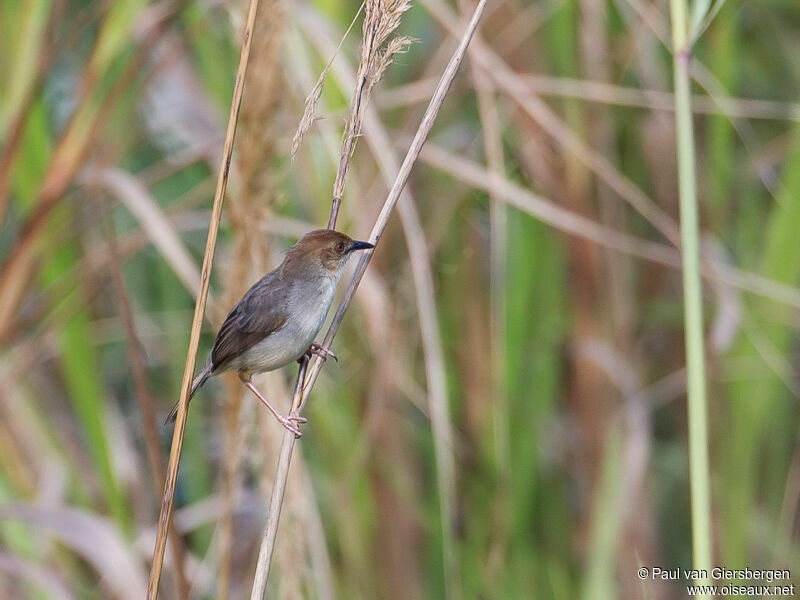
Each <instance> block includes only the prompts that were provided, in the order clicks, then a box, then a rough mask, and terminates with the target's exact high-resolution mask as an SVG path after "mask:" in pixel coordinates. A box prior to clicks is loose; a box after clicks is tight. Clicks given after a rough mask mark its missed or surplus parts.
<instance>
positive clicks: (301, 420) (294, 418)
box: [286, 413, 308, 423]
mask: <svg viewBox="0 0 800 600" xmlns="http://www.w3.org/2000/svg"><path fill="white" fill-rule="evenodd" d="M286 418H287V419H288V420H289V421H297V422H298V423H308V419H306V418H305V417H304V416H302V415H299V414H297V413H292V414H290V415H289V416H287V417H286Z"/></svg>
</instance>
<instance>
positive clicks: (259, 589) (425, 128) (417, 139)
mask: <svg viewBox="0 0 800 600" xmlns="http://www.w3.org/2000/svg"><path fill="white" fill-rule="evenodd" d="M485 8H486V0H480V2H479V3H478V5H477V6H476V7H475V11H474V12H473V14H472V18H471V20H470V22H469V25H468V26H467V28H466V30H465V31H464V34H463V36H462V38H461V41H460V42H459V45H458V47H457V48H456V50H455V52H454V53H453V56H452V57H451V58H450V62H449V63H448V64H447V67H446V68H445V70H444V73H442V77H441V79H440V80H439V85H438V86H437V87H436V91H435V92H434V94H433V96H432V97H431V101H430V103H429V104H428V108H427V110H426V111H425V115H424V116H423V117H422V122H421V123H420V125H419V128H418V129H417V133H416V134H415V135H414V139H413V141H412V142H411V146H410V147H409V149H408V152H407V153H406V157H405V159H404V160H403V164H402V165H401V166H400V170H399V171H398V173H397V177H396V178H395V181H394V184H393V185H392V188H391V189H390V190H389V194H388V196H387V198H386V200H385V201H384V203H383V208H382V209H381V212H380V214H379V215H378V218H377V220H376V221H375V225H374V226H373V228H372V233H371V234H370V237H369V241H370V242H371V243H373V244H376V245H377V243H378V241H379V240H380V237H381V235H382V234H383V231H384V229H385V228H386V224H387V223H388V222H389V217H390V216H391V214H392V211H393V210H394V207H395V205H396V204H397V201H398V200H399V199H400V194H401V192H402V191H403V188H404V187H405V185H406V182H407V181H408V177H409V175H410V174H411V169H412V167H413V166H414V163H415V162H416V160H417V158H418V157H419V153H420V152H421V151H422V146H423V145H424V144H425V140H426V139H427V137H428V134H429V133H430V131H431V128H432V127H433V123H434V121H435V120H436V117H437V115H438V114H439V110H440V109H441V107H442V104H443V103H444V99H445V96H446V95H447V91H448V90H449V89H450V84H451V83H452V82H453V78H454V77H455V75H456V72H457V71H458V67H459V65H460V64H461V61H462V60H463V59H464V55H465V53H466V51H467V46H469V42H470V40H471V39H472V36H473V35H474V33H475V30H476V29H477V27H478V23H479V22H480V19H481V16H483V11H484V9H485ZM372 254H373V251H366V252H365V253H364V254H363V255H362V256H361V258H360V259H359V261H358V263H357V265H356V269H355V272H354V273H353V275H352V277H351V278H350V282H349V283H348V285H347V289H346V291H345V294H344V297H343V298H342V301H341V303H340V304H339V307H338V308H337V310H336V314H335V315H334V317H333V321H332V322H331V325H330V327H329V328H328V332H327V334H326V335H325V340H324V341H323V342H322V345H323V346H324V347H326V348H330V347H331V343H332V342H333V338H334V337H335V336H336V332H337V331H338V330H339V326H340V325H341V323H342V319H343V318H344V314H345V312H347V308H348V307H349V306H350V302H351V301H352V300H353V296H354V295H355V292H356V289H357V288H358V284H359V283H360V281H361V278H362V277H363V275H364V272H365V271H366V270H367V265H369V261H370V259H371V258H372ZM323 363H324V360H322V359H320V358H319V357H314V358H313V359H312V361H311V363H310V365H309V366H308V369H309V370H308V373H307V374H304V377H303V378H302V379H303V380H304V383H303V385H302V386H301V388H300V393H297V391H298V390H297V388H296V389H295V395H294V398H293V399H292V412H297V413H298V414H299V413H300V411H302V409H303V407H304V406H305V403H306V401H307V400H308V397H309V395H310V394H311V390H312V389H313V387H314V383H315V382H316V380H317V377H319V373H320V371H321V369H322V365H323ZM300 368H301V370H304V369H305V368H306V365H305V364H302V363H301V365H300ZM300 379H301V378H300V377H298V381H300ZM294 442H295V438H294V435H293V434H292V433H290V432H289V431H286V432H284V435H283V441H282V443H281V453H280V457H279V458H278V469H277V470H276V472H275V482H274V483H273V488H272V496H271V497H270V507H269V514H268V517H267V525H266V529H265V531H264V537H263V539H262V540H261V548H260V550H259V554H258V564H257V566H256V577H255V580H254V581H253V589H252V593H251V594H250V600H261V599H262V598H263V597H264V591H265V589H266V587H267V579H268V577H269V567H270V562H271V560H272V552H273V550H274V548H275V539H276V537H277V531H278V520H279V517H280V508H281V504H282V502H283V492H284V490H285V488H286V478H287V477H288V475H289V463H290V462H291V456H292V451H293V449H294Z"/></svg>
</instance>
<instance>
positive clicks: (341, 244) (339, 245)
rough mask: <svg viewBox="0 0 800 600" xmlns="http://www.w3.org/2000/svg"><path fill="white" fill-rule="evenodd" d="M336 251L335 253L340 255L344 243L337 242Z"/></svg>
mask: <svg viewBox="0 0 800 600" xmlns="http://www.w3.org/2000/svg"><path fill="white" fill-rule="evenodd" d="M336 251H337V252H338V253H339V254H341V253H342V252H344V242H339V243H338V244H336Z"/></svg>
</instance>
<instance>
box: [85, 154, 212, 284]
mask: <svg viewBox="0 0 800 600" xmlns="http://www.w3.org/2000/svg"><path fill="white" fill-rule="evenodd" d="M82 179H83V180H84V182H85V183H89V184H96V185H102V186H104V187H106V188H108V189H109V190H110V191H111V192H112V193H113V194H114V195H115V196H116V197H117V198H119V200H120V202H122V204H124V205H125V207H126V208H127V209H128V210H129V211H130V212H131V214H132V215H133V217H134V218H135V219H136V220H137V221H138V222H139V224H140V225H141V226H142V231H144V233H145V234H146V235H147V237H148V238H149V239H150V241H151V242H152V243H153V246H155V247H156V248H157V249H158V251H159V252H160V253H161V255H162V256H163V257H164V260H165V261H166V262H167V264H169V265H170V267H172V270H173V271H174V272H175V275H176V276H177V277H178V279H180V281H181V283H182V284H183V286H184V287H185V288H186V289H187V290H188V291H189V293H190V294H194V293H195V291H196V290H197V288H198V287H200V273H199V272H198V271H197V265H196V264H195V262H194V259H193V258H192V255H191V254H190V253H189V251H188V250H187V249H186V246H184V245H183V242H182V241H181V238H180V236H179V235H178V233H177V232H176V231H175V228H174V226H173V225H172V223H171V222H170V220H169V218H168V217H167V215H166V214H164V211H163V210H162V209H161V207H160V206H159V205H158V202H156V200H155V198H153V197H152V196H151V195H150V193H149V192H148V191H147V188H146V187H145V186H144V185H143V184H142V183H141V182H140V181H139V180H138V179H137V178H136V177H134V176H133V175H131V174H129V173H126V172H125V171H122V170H121V169H87V170H86V171H84V173H83V175H82Z"/></svg>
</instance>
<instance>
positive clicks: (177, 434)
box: [147, 0, 258, 600]
mask: <svg viewBox="0 0 800 600" xmlns="http://www.w3.org/2000/svg"><path fill="white" fill-rule="evenodd" d="M257 11H258V0H250V3H249V6H248V10H247V21H246V24H245V29H244V39H243V40H242V50H241V53H240V56H239V67H238V69H237V71H236V82H235V83H234V86H233V98H232V99H231V109H230V115H229V117H228V126H227V129H226V131H225V144H224V146H223V150H222V161H221V164H220V171H219V178H218V179H217V189H216V191H215V193H214V204H213V207H212V211H211V221H210V222H209V227H208V239H207V240H206V249H205V254H204V256H203V267H202V269H201V278H200V290H199V292H198V295H197V304H196V305H195V311H194V319H193V321H192V330H191V333H190V337H189V349H188V351H187V353H186V364H185V366H184V370H183V382H182V384H181V395H180V400H179V403H178V414H177V417H176V420H175V431H174V432H173V434H172V448H171V449H170V456H169V465H168V466H167V480H166V482H165V484H164V496H163V498H162V501H161V513H160V515H159V519H158V533H157V535H156V543H155V548H154V549H153V564H152V566H151V568H150V580H149V582H148V585H147V599H148V600H155V598H157V597H158V582H159V580H160V578H161V568H162V563H163V561H164V549H165V547H166V544H167V527H168V524H169V520H170V516H171V513H172V503H173V501H174V499H175V482H176V480H177V477H178V464H179V461H180V454H181V448H182V447H183V436H184V432H185V429H186V416H187V408H188V405H189V390H190V387H191V383H192V377H193V375H194V367H195V361H196V359H197V348H198V346H199V344H200V330H201V328H202V325H203V318H204V314H205V309H206V303H207V301H208V288H209V283H210V275H211V265H212V263H213V260H214V249H215V247H216V244H217V234H218V232H219V223H220V218H221V217H222V204H223V199H224V197H225V188H226V187H227V184H228V174H229V172H230V166H231V155H232V154H233V141H234V138H235V137H236V124H237V122H238V119H239V110H240V108H241V103H242V93H243V91H244V80H245V75H246V73H247V63H248V61H249V59H250V47H251V44H252V39H253V31H254V25H255V18H256V12H257Z"/></svg>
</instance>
